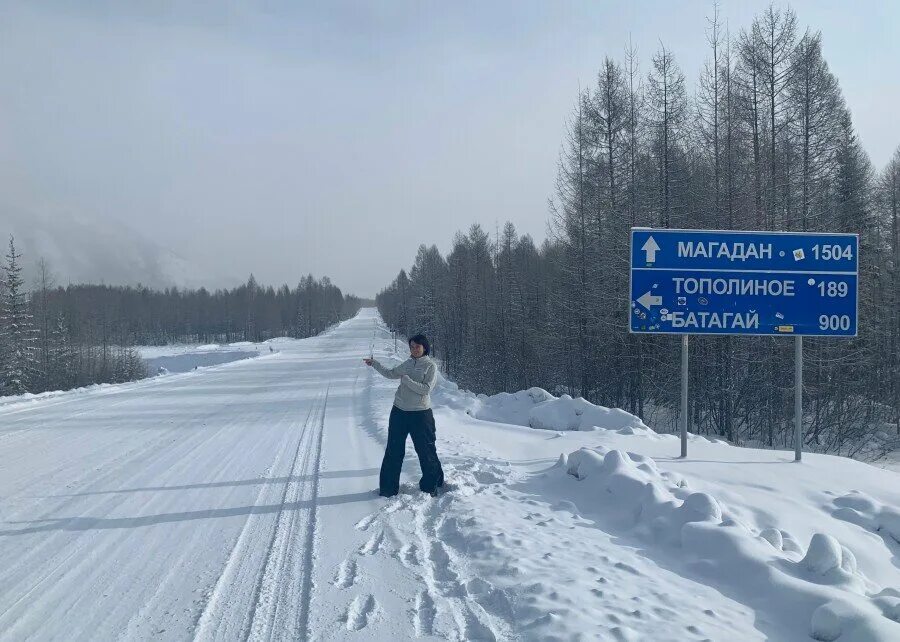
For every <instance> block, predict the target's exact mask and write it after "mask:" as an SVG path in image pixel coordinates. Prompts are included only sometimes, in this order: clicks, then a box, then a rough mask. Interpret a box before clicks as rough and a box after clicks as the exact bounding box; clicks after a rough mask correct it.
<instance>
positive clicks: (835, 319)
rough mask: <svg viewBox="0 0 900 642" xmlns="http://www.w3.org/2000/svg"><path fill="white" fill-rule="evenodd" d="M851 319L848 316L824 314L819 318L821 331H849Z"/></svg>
mask: <svg viewBox="0 0 900 642" xmlns="http://www.w3.org/2000/svg"><path fill="white" fill-rule="evenodd" d="M849 329H850V317H849V316H847V315H846V314H841V315H838V314H823V315H820V316H819V330H832V331H836V330H845V331H846V330H849Z"/></svg>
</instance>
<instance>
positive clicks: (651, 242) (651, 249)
mask: <svg viewBox="0 0 900 642" xmlns="http://www.w3.org/2000/svg"><path fill="white" fill-rule="evenodd" d="M641 249H642V250H643V251H644V252H646V253H647V263H654V262H655V261H656V253H657V251H659V245H657V244H656V239H654V238H653V237H652V236H651V237H649V238H648V239H647V242H646V243H644V247H642V248H641Z"/></svg>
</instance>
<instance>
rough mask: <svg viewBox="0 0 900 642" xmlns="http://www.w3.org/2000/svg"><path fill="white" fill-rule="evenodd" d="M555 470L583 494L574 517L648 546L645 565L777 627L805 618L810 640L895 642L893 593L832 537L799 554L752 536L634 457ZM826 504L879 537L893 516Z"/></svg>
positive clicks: (573, 457)
mask: <svg viewBox="0 0 900 642" xmlns="http://www.w3.org/2000/svg"><path fill="white" fill-rule="evenodd" d="M563 463H564V464H565V466H564V468H565V471H566V473H567V474H568V475H571V476H572V477H575V478H576V479H578V480H579V481H583V482H585V483H586V484H588V485H589V489H585V490H581V489H578V499H579V501H578V502H577V503H578V505H579V508H581V509H582V510H584V509H585V508H588V507H586V506H585V505H584V504H585V503H588V504H593V505H592V506H589V508H591V509H593V510H592V512H595V513H596V514H598V515H600V516H602V517H601V519H602V520H603V521H604V523H608V525H609V526H610V527H612V528H613V529H614V530H617V531H620V532H623V534H624V533H625V532H627V533H629V534H631V535H632V536H634V537H636V538H637V539H639V540H640V541H641V542H643V543H644V544H645V545H646V544H652V545H653V546H650V547H647V553H648V555H649V556H651V557H654V558H656V559H665V561H666V562H667V563H673V564H677V565H679V566H682V565H683V567H684V571H685V573H686V574H689V575H692V576H699V578H700V579H702V580H705V581H715V583H716V585H717V587H718V588H719V589H720V590H721V591H722V592H723V593H724V594H726V595H728V596H731V597H734V598H736V599H738V600H739V601H741V602H743V603H745V604H748V605H751V606H753V607H754V608H757V609H758V610H761V611H764V612H768V613H773V612H774V613H778V614H779V616H780V617H781V618H783V619H784V620H785V621H788V622H796V619H797V618H805V621H806V622H808V623H809V624H808V634H809V635H810V636H812V637H813V638H814V639H816V640H827V641H829V642H832V641H835V640H841V641H844V642H848V641H850V640H853V641H854V642H874V641H876V640H878V641H881V640H885V641H886V640H900V622H898V620H900V591H898V590H897V589H895V588H887V589H882V588H881V587H878V586H876V585H875V584H874V583H872V582H871V581H869V580H868V579H867V578H866V577H865V576H863V575H862V573H861V572H860V571H859V570H858V568H857V564H856V557H855V555H854V554H853V552H852V551H851V550H850V549H848V548H847V547H846V546H843V545H842V544H841V543H840V542H839V541H838V540H837V539H835V538H834V537H832V536H830V535H828V534H826V533H816V534H814V535H813V536H812V538H811V541H810V543H809V546H808V548H807V549H806V551H803V549H802V547H801V546H800V544H799V543H798V542H797V541H796V540H795V539H794V538H793V537H791V535H790V534H789V533H787V532H786V531H784V530H780V529H779V528H778V526H777V525H776V524H772V525H771V527H770V528H766V529H763V530H760V531H759V532H755V530H754V529H752V528H751V527H749V526H747V525H745V524H744V523H742V522H741V521H739V520H738V519H736V518H735V517H734V516H733V515H731V514H730V513H729V510H728V508H727V507H726V506H723V505H722V504H721V503H720V502H719V501H718V500H717V499H716V498H715V497H713V496H712V495H709V494H707V493H698V492H692V491H691V490H690V489H689V488H688V484H687V482H686V481H685V480H684V479H683V478H681V477H680V476H679V475H676V474H673V473H668V472H664V471H660V470H659V468H658V467H657V464H656V462H655V461H654V460H653V459H651V458H649V457H646V456H643V455H638V454H634V453H627V452H623V451H620V450H608V449H606V448H604V447H599V448H581V449H580V450H576V451H574V452H572V453H569V455H568V456H567V457H564V458H560V460H559V462H557V466H556V467H554V469H553V470H554V471H555V472H556V474H559V475H562V472H561V471H562V470H563V466H562V464H563ZM835 504H836V505H837V506H839V507H840V508H839V511H838V513H836V514H835V516H836V517H842V518H845V519H847V518H850V517H852V518H853V519H858V520H859V521H858V522H857V523H861V524H865V525H868V527H870V528H871V529H872V530H873V531H876V532H879V533H880V532H882V530H885V531H887V530H888V526H889V525H892V520H893V518H894V516H895V515H896V513H894V512H891V511H888V510H887V509H885V508H884V507H880V506H878V505H877V503H876V502H874V501H873V500H871V499H869V498H865V497H861V496H858V495H854V496H852V497H841V498H838V499H836V500H835ZM851 505H852V506H851ZM843 509H848V510H853V511H855V512H854V513H852V514H851V513H848V512H847V511H846V510H843ZM841 510H843V512H840V511H841ZM857 516H859V517H858V518H857ZM890 536H891V537H893V535H890ZM670 549H680V550H679V551H678V553H677V554H673V553H672V552H671V551H670Z"/></svg>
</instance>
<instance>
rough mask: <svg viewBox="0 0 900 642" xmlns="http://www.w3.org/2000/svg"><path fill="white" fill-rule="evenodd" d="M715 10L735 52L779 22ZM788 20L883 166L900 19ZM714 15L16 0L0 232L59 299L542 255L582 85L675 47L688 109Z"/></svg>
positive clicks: (346, 278)
mask: <svg viewBox="0 0 900 642" xmlns="http://www.w3.org/2000/svg"><path fill="white" fill-rule="evenodd" d="M721 5H722V6H721V13H722V17H723V19H724V20H726V21H727V22H728V25H729V27H730V29H731V30H732V32H737V31H739V30H740V28H742V27H746V26H747V25H749V24H750V21H751V19H752V17H753V15H754V14H755V13H757V12H758V11H759V10H761V9H762V8H764V7H765V6H766V3H764V2H729V1H727V0H725V1H723V2H722V3H721ZM791 6H792V7H793V8H794V9H795V11H796V12H797V15H798V22H799V24H800V25H801V27H806V26H808V27H810V28H811V29H813V30H821V31H822V33H823V37H824V48H825V55H826V58H827V60H828V62H829V64H830V66H831V68H832V70H833V71H834V72H835V73H836V75H837V76H838V78H839V80H840V84H841V87H842V89H843V91H844V94H845V97H846V99H847V102H848V104H849V106H850V108H851V110H852V112H853V116H854V120H855V123H856V126H857V128H858V131H859V134H860V137H861V139H862V141H863V144H864V146H865V147H866V149H867V150H868V152H869V154H870V155H871V158H872V160H873V163H874V164H875V166H876V168H881V167H883V165H884V164H885V163H886V162H887V160H888V159H889V157H890V155H891V154H892V153H893V150H894V149H895V148H896V146H897V145H898V144H900V118H898V117H897V115H896V110H897V106H898V105H900V71H898V68H897V62H898V61H900V37H898V36H900V33H898V32H900V26H898V25H900V3H892V2H883V1H880V2H866V1H858V2H854V3H852V4H851V3H848V2H836V1H835V2H828V1H818V0H817V1H815V2H812V1H810V2H794V3H792V5H791ZM710 12H711V3H709V2H664V1H659V2H649V1H648V2H627V3H626V2H614V3H613V2H600V1H599V0H594V1H585V2H563V1H555V0H553V1H550V0H548V1H546V2H512V1H510V2H499V1H498V2H485V1H483V0H482V1H472V2H436V1H435V2H400V1H391V2H388V1H384V2H382V1H378V2H375V1H373V2H295V1H284V2H230V1H226V0H210V1H208V2H201V1H196V0H192V1H186V2H177V1H175V0H170V1H168V2H162V1H153V2H151V1H147V2H126V3H122V2H115V1H109V2H99V1H98V2H81V1H72V2H53V1H48V2H40V3H37V2H18V1H11V0H0V232H4V231H5V230H4V229H3V228H4V226H5V227H6V228H7V229H10V230H12V231H15V232H16V234H17V236H20V237H27V238H26V241H25V242H26V244H27V243H31V246H30V247H33V248H38V249H36V250H33V251H35V252H38V251H39V252H42V253H49V254H50V255H51V256H50V259H51V261H54V259H55V260H56V262H57V265H56V271H57V273H58V277H59V280H61V281H63V282H65V281H67V280H69V279H74V280H80V279H92V280H101V279H103V280H105V281H106V282H116V281H117V280H129V281H137V280H141V273H142V272H143V273H145V274H146V276H144V278H143V281H144V282H145V283H147V282H151V283H152V282H155V281H158V280H159V279H161V278H164V277H161V276H160V274H163V273H169V274H172V275H173V278H176V279H178V280H181V281H183V282H186V283H189V284H198V283H201V282H202V283H206V284H207V285H210V286H230V285H234V284H236V283H237V282H239V281H241V280H244V279H245V278H246V277H247V275H248V274H249V273H250V272H253V273H254V274H255V275H256V277H257V278H258V279H259V280H260V281H261V282H264V283H273V284H280V283H283V282H287V283H291V284H295V283H296V282H297V280H298V279H299V277H300V276H301V275H303V274H306V273H310V272H311V273H314V274H316V275H323V274H327V275H328V276H330V277H331V278H332V280H333V281H335V282H336V283H337V284H338V285H340V286H341V287H342V288H343V289H344V290H345V291H349V292H354V293H357V294H360V295H364V296H371V295H374V294H375V293H376V292H377V291H378V290H379V289H380V288H381V287H383V286H384V285H386V284H387V283H388V282H389V281H390V280H391V279H392V278H393V277H394V276H395V275H396V273H397V271H398V270H399V269H400V268H401V267H408V266H409V264H410V263H411V261H412V258H413V256H414V255H415V251H416V248H417V246H418V245H419V243H422V242H425V243H428V244H431V243H436V244H437V245H438V247H440V248H441V250H442V251H444V250H446V249H447V248H448V247H449V245H450V242H451V239H452V236H453V234H454V232H456V231H457V230H459V229H464V228H467V227H468V226H469V225H470V224H471V223H472V222H480V223H482V224H483V225H484V226H485V227H486V228H488V229H490V230H493V229H494V227H495V225H497V224H500V225H502V223H503V222H504V221H505V220H507V219H508V220H512V221H513V222H514V223H515V224H516V226H517V227H518V228H519V230H520V232H523V233H524V232H527V233H530V234H531V235H532V236H534V237H535V238H536V239H537V240H541V239H543V237H544V235H545V228H546V220H547V198H548V197H549V196H550V195H551V192H552V188H553V181H554V176H555V167H556V161H557V157H558V153H559V148H560V143H561V140H562V137H563V131H564V127H565V121H566V118H567V116H568V114H569V112H570V110H571V107H572V105H573V101H574V98H575V95H576V93H577V90H578V87H579V84H580V85H582V86H584V85H587V84H590V83H592V82H593V81H594V78H595V74H596V72H597V69H598V68H599V65H600V62H601V61H602V59H603V56H604V55H611V56H613V57H619V58H621V57H622V52H623V48H624V46H625V45H626V44H627V42H628V39H629V36H630V37H631V39H632V41H633V43H634V45H635V46H636V47H637V49H638V52H639V56H640V57H641V59H642V61H643V62H644V63H645V64H646V62H647V60H648V59H649V57H650V56H651V55H652V53H653V51H654V50H655V49H656V48H657V47H658V46H659V43H660V41H662V42H663V43H665V45H666V46H667V47H669V48H670V49H671V50H672V51H673V52H674V53H675V55H676V58H677V60H678V62H679V64H680V65H681V67H682V69H683V70H684V72H685V75H686V77H687V79H688V83H689V87H691V88H692V89H691V91H693V86H694V81H695V79H696V77H697V72H698V70H699V69H700V68H701V66H702V64H703V61H704V57H705V56H706V49H705V41H704V29H705V26H706V21H705V17H706V16H707V15H709V14H710ZM29 227H32V228H36V227H40V230H39V231H37V232H36V231H34V229H32V231H31V232H29V231H28V228H29ZM97 227H102V228H103V230H102V231H98V233H97V234H92V233H90V232H89V230H90V229H92V228H97ZM35 239H37V240H35ZM40 239H44V241H43V244H42V243H41V242H40ZM47 239H50V240H49V241H48V240H47ZM110 244H119V246H120V247H119V249H117V250H116V251H111V250H110V249H109V245H110ZM47 247H52V248H54V249H53V250H52V251H51V250H47V249H46V248H47ZM72 255H75V256H77V257H78V259H79V260H78V261H74V260H72V259H71V256H72ZM92 257H98V258H97V261H96V262H95V264H92V261H91V259H92ZM148 257H150V258H148ZM154 257H155V258H154ZM149 272H154V273H153V274H152V275H151V274H149Z"/></svg>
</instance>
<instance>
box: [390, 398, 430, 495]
mask: <svg viewBox="0 0 900 642" xmlns="http://www.w3.org/2000/svg"><path fill="white" fill-rule="evenodd" d="M407 435H408V436H410V437H412V441H413V446H414V447H415V449H416V454H417V455H418V456H419V465H420V466H421V467H422V479H421V480H419V488H420V489H421V490H423V491H424V492H426V493H430V492H432V491H433V490H435V489H436V488H437V487H438V486H441V485H443V483H444V471H443V469H442V468H441V462H440V460H439V459H438V456H437V448H436V447H435V440H436V439H437V430H436V428H435V425H434V413H432V412H431V409H430V408H429V409H428V410H400V409H399V408H398V407H397V406H394V407H393V408H391V417H390V419H389V421H388V439H387V448H385V451H384V460H383V461H382V462H381V475H380V477H379V482H380V484H379V485H380V491H381V494H382V495H396V494H397V493H398V492H399V490H400V470H401V468H403V456H404V455H405V454H406V437H407Z"/></svg>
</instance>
